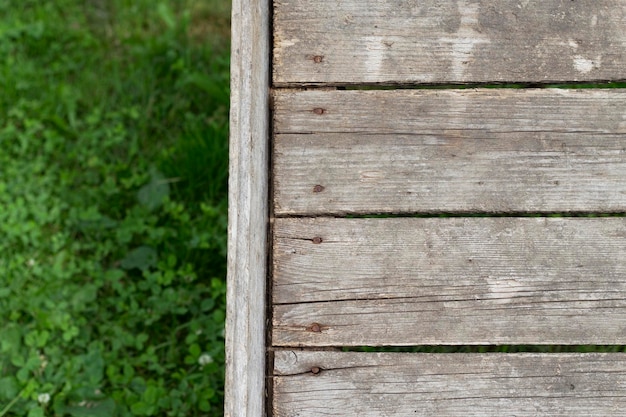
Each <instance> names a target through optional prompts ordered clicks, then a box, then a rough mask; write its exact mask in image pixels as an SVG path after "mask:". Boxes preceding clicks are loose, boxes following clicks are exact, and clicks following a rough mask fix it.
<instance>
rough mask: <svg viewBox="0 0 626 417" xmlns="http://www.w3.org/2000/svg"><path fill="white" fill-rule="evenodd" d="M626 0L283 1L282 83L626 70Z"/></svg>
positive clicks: (620, 75) (599, 75)
mask: <svg viewBox="0 0 626 417" xmlns="http://www.w3.org/2000/svg"><path fill="white" fill-rule="evenodd" d="M625 23H626V0H577V1H575V2H574V1H543V2H539V1H532V2H530V1H520V0H472V1H468V0H445V1H442V0H420V1H406V0H384V1H381V0H358V1H357V0H343V1H336V2H333V4H332V6H331V7H329V4H328V1H325V0H275V1H274V84H275V85H276V86H290V85H297V84H338V85H346V84H364V83H384V84H394V83H478V82H546V81H596V80H621V79H624V78H626V66H625V64H626V47H625V46H626V24H625Z"/></svg>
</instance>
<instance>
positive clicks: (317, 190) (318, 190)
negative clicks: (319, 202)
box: [313, 184, 324, 193]
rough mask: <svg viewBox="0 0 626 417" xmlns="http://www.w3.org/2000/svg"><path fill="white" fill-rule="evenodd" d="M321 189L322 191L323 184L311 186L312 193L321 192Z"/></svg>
mask: <svg viewBox="0 0 626 417" xmlns="http://www.w3.org/2000/svg"><path fill="white" fill-rule="evenodd" d="M322 191H324V186H323V185H319V184H318V185H316V186H315V187H313V192H314V193H321V192H322Z"/></svg>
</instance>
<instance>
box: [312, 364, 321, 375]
mask: <svg viewBox="0 0 626 417" xmlns="http://www.w3.org/2000/svg"><path fill="white" fill-rule="evenodd" d="M320 371H321V369H320V368H318V367H317V366H314V367H313V368H311V373H313V375H317V374H319V373H320Z"/></svg>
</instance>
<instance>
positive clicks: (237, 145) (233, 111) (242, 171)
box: [224, 0, 270, 417]
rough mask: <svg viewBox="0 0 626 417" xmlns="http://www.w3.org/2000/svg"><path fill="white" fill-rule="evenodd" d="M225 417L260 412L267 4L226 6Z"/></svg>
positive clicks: (254, 416)
mask: <svg viewBox="0 0 626 417" xmlns="http://www.w3.org/2000/svg"><path fill="white" fill-rule="evenodd" d="M232 13H233V14H232V34H233V36H232V53H231V57H232V60H231V107H230V172H229V183H228V189H229V195H228V201H229V207H228V285H227V289H228V292H227V317H226V386H225V393H224V401H225V416H226V417H262V416H263V415H265V376H266V369H265V337H266V331H265V303H266V297H265V283H266V279H267V266H266V265H267V252H268V250H269V248H268V245H267V224H268V182H269V179H268V175H269V163H268V160H269V135H270V132H269V120H270V117H269V79H270V75H269V68H270V63H269V58H268V57H269V54H270V42H269V38H270V22H269V6H268V5H267V2H266V1H264V0H247V1H243V0H234V1H233V5H232Z"/></svg>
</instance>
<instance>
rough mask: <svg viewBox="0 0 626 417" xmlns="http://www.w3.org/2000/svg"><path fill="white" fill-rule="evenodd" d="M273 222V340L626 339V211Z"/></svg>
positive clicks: (335, 343) (397, 342)
mask: <svg viewBox="0 0 626 417" xmlns="http://www.w3.org/2000/svg"><path fill="white" fill-rule="evenodd" d="M274 230H275V231H274V246H273V251H274V255H273V260H274V267H273V278H274V285H273V301H274V303H275V306H274V313H273V338H272V343H273V344H274V345H275V346H375V345H420V344H427V345H428V344H433V345H437V344H461V345H463V344H467V345H471V344H626V261H625V254H626V218H504V217H502V218H391V219H329V218H316V219H276V221H275V229H274ZM314 323H317V325H318V327H319V329H315V328H314V326H313V325H314ZM315 330H317V331H315Z"/></svg>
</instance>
